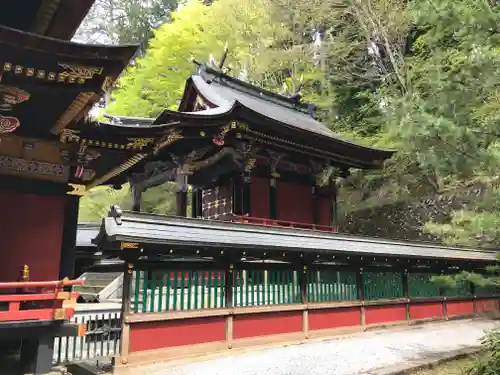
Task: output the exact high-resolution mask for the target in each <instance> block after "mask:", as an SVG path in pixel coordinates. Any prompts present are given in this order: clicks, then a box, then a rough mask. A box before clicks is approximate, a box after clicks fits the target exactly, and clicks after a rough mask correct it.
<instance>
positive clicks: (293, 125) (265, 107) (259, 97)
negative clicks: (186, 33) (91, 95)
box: [106, 66, 395, 169]
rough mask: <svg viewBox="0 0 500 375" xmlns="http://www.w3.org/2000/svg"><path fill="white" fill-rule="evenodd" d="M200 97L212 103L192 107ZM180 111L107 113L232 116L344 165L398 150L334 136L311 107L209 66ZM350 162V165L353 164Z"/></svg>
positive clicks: (166, 123) (163, 119)
mask: <svg viewBox="0 0 500 375" xmlns="http://www.w3.org/2000/svg"><path fill="white" fill-rule="evenodd" d="M197 96H199V97H201V98H203V100H204V102H208V106H207V107H206V108H205V109H203V110H194V103H193V102H194V99H195V98H196V97H197ZM179 109H180V111H172V110H165V111H164V112H163V113H162V114H160V116H158V117H157V118H156V119H150V118H133V117H119V116H112V115H106V117H108V118H110V119H111V121H112V123H114V124H116V125H120V124H121V125H123V126H130V125H133V124H134V125H137V126H139V127H140V126H151V125H152V126H158V127H160V126H163V127H165V128H169V127H170V126H171V127H178V128H182V127H183V126H196V125H198V126H205V127H206V126H220V124H221V123H224V122H227V123H228V122H230V121H232V120H242V121H243V122H247V123H249V126H250V128H251V130H254V128H255V130H256V131H257V130H258V132H259V134H268V135H269V134H274V135H276V134H281V136H278V138H281V139H283V140H285V142H286V141H294V142H295V144H296V145H298V146H299V147H300V146H302V147H305V148H309V149H316V150H324V151H325V152H330V153H331V155H333V158H335V155H336V157H337V158H338V159H339V161H341V162H342V164H343V165H348V166H352V167H358V168H366V169H376V168H380V167H381V165H382V162H383V161H384V160H386V159H388V158H390V157H391V156H392V155H393V154H394V152H395V151H394V150H383V149H376V148H372V147H366V146H362V145H359V144H356V143H354V142H351V141H348V140H346V139H343V138H341V137H339V136H338V135H336V134H335V133H334V132H333V131H332V130H330V129H329V128H328V127H327V126H326V125H325V124H323V123H321V122H319V121H317V120H316V119H315V118H314V113H313V106H312V105H308V104H305V103H299V102H297V101H294V100H293V99H290V98H287V97H285V96H282V95H278V94H275V93H271V92H269V91H266V90H263V89H260V88H258V87H256V86H253V85H250V84H248V83H246V82H242V81H240V80H238V79H235V78H233V77H230V76H228V75H226V74H223V73H221V72H219V71H216V70H214V69H212V68H209V67H206V66H200V67H199V69H198V72H197V74H195V75H193V76H191V77H190V78H189V79H188V81H187V84H186V89H185V92H184V97H183V99H182V101H181V105H180V107H179ZM349 164H350V165H349Z"/></svg>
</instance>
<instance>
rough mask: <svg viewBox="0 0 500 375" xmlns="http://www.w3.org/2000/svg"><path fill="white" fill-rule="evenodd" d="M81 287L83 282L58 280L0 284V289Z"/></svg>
mask: <svg viewBox="0 0 500 375" xmlns="http://www.w3.org/2000/svg"><path fill="white" fill-rule="evenodd" d="M73 285H83V280H59V281H12V282H3V283H0V289H11V288H48V287H54V288H61V287H65V286H73Z"/></svg>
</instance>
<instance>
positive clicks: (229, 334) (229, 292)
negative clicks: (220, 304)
mask: <svg viewBox="0 0 500 375" xmlns="http://www.w3.org/2000/svg"><path fill="white" fill-rule="evenodd" d="M224 273H225V275H224V276H225V277H224V294H225V295H226V307H227V308H228V309H230V313H229V315H228V316H227V318H226V342H227V347H228V348H229V349H231V348H232V347H233V319H234V317H233V312H232V309H233V307H234V301H233V290H234V289H233V286H234V278H233V265H232V264H230V265H228V266H226V268H225V270H224Z"/></svg>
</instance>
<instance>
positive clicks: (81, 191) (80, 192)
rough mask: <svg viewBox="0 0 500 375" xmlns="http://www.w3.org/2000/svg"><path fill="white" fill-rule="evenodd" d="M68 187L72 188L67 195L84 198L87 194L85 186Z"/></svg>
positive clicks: (71, 185) (70, 185)
mask: <svg viewBox="0 0 500 375" xmlns="http://www.w3.org/2000/svg"><path fill="white" fill-rule="evenodd" d="M68 186H69V187H70V188H71V190H70V191H68V192H67V193H66V194H67V195H77V196H79V197H82V196H84V195H85V193H86V187H85V185H78V184H68Z"/></svg>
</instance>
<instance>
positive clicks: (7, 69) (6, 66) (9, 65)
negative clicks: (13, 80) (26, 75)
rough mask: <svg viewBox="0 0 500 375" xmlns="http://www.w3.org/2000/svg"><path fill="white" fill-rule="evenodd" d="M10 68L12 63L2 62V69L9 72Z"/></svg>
mask: <svg viewBox="0 0 500 375" xmlns="http://www.w3.org/2000/svg"><path fill="white" fill-rule="evenodd" d="M11 70H12V64H11V63H10V62H6V63H4V64H3V71H4V72H10V71H11Z"/></svg>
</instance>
